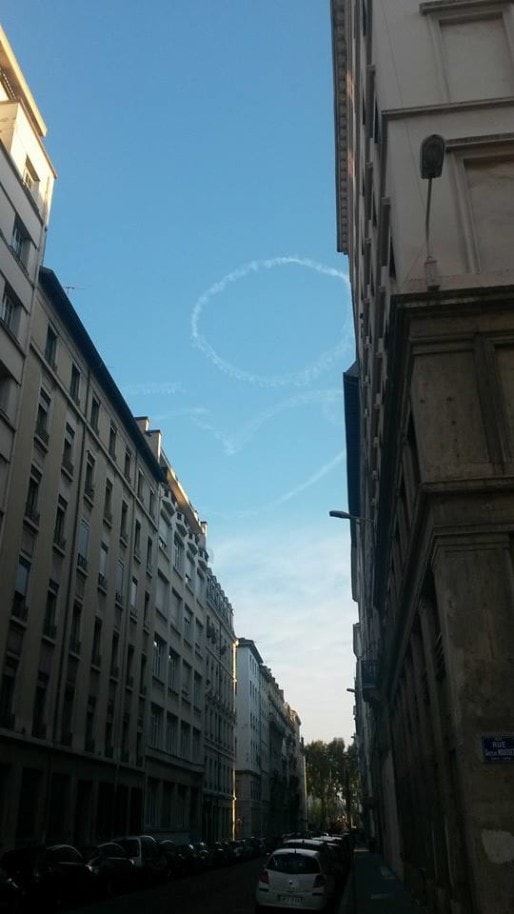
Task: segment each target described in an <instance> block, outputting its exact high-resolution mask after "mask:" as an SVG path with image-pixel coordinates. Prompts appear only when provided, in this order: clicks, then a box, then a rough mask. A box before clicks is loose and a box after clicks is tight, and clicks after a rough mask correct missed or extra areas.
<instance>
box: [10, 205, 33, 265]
mask: <svg viewBox="0 0 514 914" xmlns="http://www.w3.org/2000/svg"><path fill="white" fill-rule="evenodd" d="M29 241H30V238H29V233H28V232H27V229H26V228H25V226H24V225H23V222H22V221H21V219H19V218H18V216H16V218H15V220H14V226H13V230H12V238H11V250H12V252H13V254H14V256H15V257H16V258H17V259H18V260H20V261H21V262H22V264H23V265H24V266H27V261H28V253H29Z"/></svg>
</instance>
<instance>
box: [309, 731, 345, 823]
mask: <svg viewBox="0 0 514 914" xmlns="http://www.w3.org/2000/svg"><path fill="white" fill-rule="evenodd" d="M305 762H306V769H307V793H308V795H309V797H310V800H311V810H312V812H313V817H314V820H315V822H316V825H319V826H320V827H321V828H327V827H328V826H329V824H330V823H331V822H334V821H336V820H338V819H340V818H341V815H342V812H343V808H346V807H347V804H348V799H349V791H351V794H352V795H354V794H355V786H356V785H357V784H358V767H357V749H356V746H355V743H352V745H351V746H350V747H349V748H348V749H346V747H345V743H344V740H343V739H341V738H337V737H336V738H334V739H333V740H331V742H329V743H325V742H323V741H322V740H315V741H314V742H312V743H308V744H307V746H306V747H305ZM346 812H348V809H347V808H346Z"/></svg>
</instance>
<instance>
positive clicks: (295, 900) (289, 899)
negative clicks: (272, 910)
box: [277, 895, 302, 905]
mask: <svg viewBox="0 0 514 914" xmlns="http://www.w3.org/2000/svg"><path fill="white" fill-rule="evenodd" d="M277 900H278V901H279V902H280V903H281V904H290V905H297V904H298V905H299V904H301V903H302V899H301V898H300V896H299V895H278V896H277Z"/></svg>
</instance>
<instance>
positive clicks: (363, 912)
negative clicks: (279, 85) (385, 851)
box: [337, 847, 421, 914]
mask: <svg viewBox="0 0 514 914" xmlns="http://www.w3.org/2000/svg"><path fill="white" fill-rule="evenodd" d="M353 858H354V864H353V869H352V871H351V873H350V875H349V877H348V882H347V883H346V887H345V890H344V893H343V897H342V900H341V904H340V906H339V910H338V912H337V914H420V911H421V909H420V908H419V907H418V906H417V905H416V904H415V903H414V901H413V900H412V898H411V896H410V895H409V893H408V891H407V889H406V888H405V886H404V885H403V883H402V882H400V880H399V879H398V878H397V877H396V876H395V875H394V873H393V872H392V870H390V869H389V867H388V866H387V865H386V863H385V862H384V858H383V857H381V856H380V854H372V853H370V852H369V851H368V850H365V849H364V848H363V847H356V848H355V851H354V854H353Z"/></svg>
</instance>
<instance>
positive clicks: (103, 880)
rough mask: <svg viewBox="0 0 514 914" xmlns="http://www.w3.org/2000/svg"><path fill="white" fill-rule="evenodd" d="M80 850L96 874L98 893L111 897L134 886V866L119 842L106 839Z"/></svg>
mask: <svg viewBox="0 0 514 914" xmlns="http://www.w3.org/2000/svg"><path fill="white" fill-rule="evenodd" d="M81 852H82V856H83V857H84V860H85V861H86V862H87V864H88V866H90V867H91V870H92V872H93V874H94V875H95V876H96V880H97V886H98V894H99V895H106V896H107V897H108V898H112V897H114V896H115V895H120V894H121V893H122V892H127V891H130V889H132V888H134V884H135V881H136V866H135V863H134V861H133V859H132V857H129V856H128V854H127V852H126V851H125V850H124V849H123V848H122V847H121V845H120V844H116V843H115V842H114V841H108V842H106V843H105V844H98V845H95V846H93V847H86V848H82V849H81Z"/></svg>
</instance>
